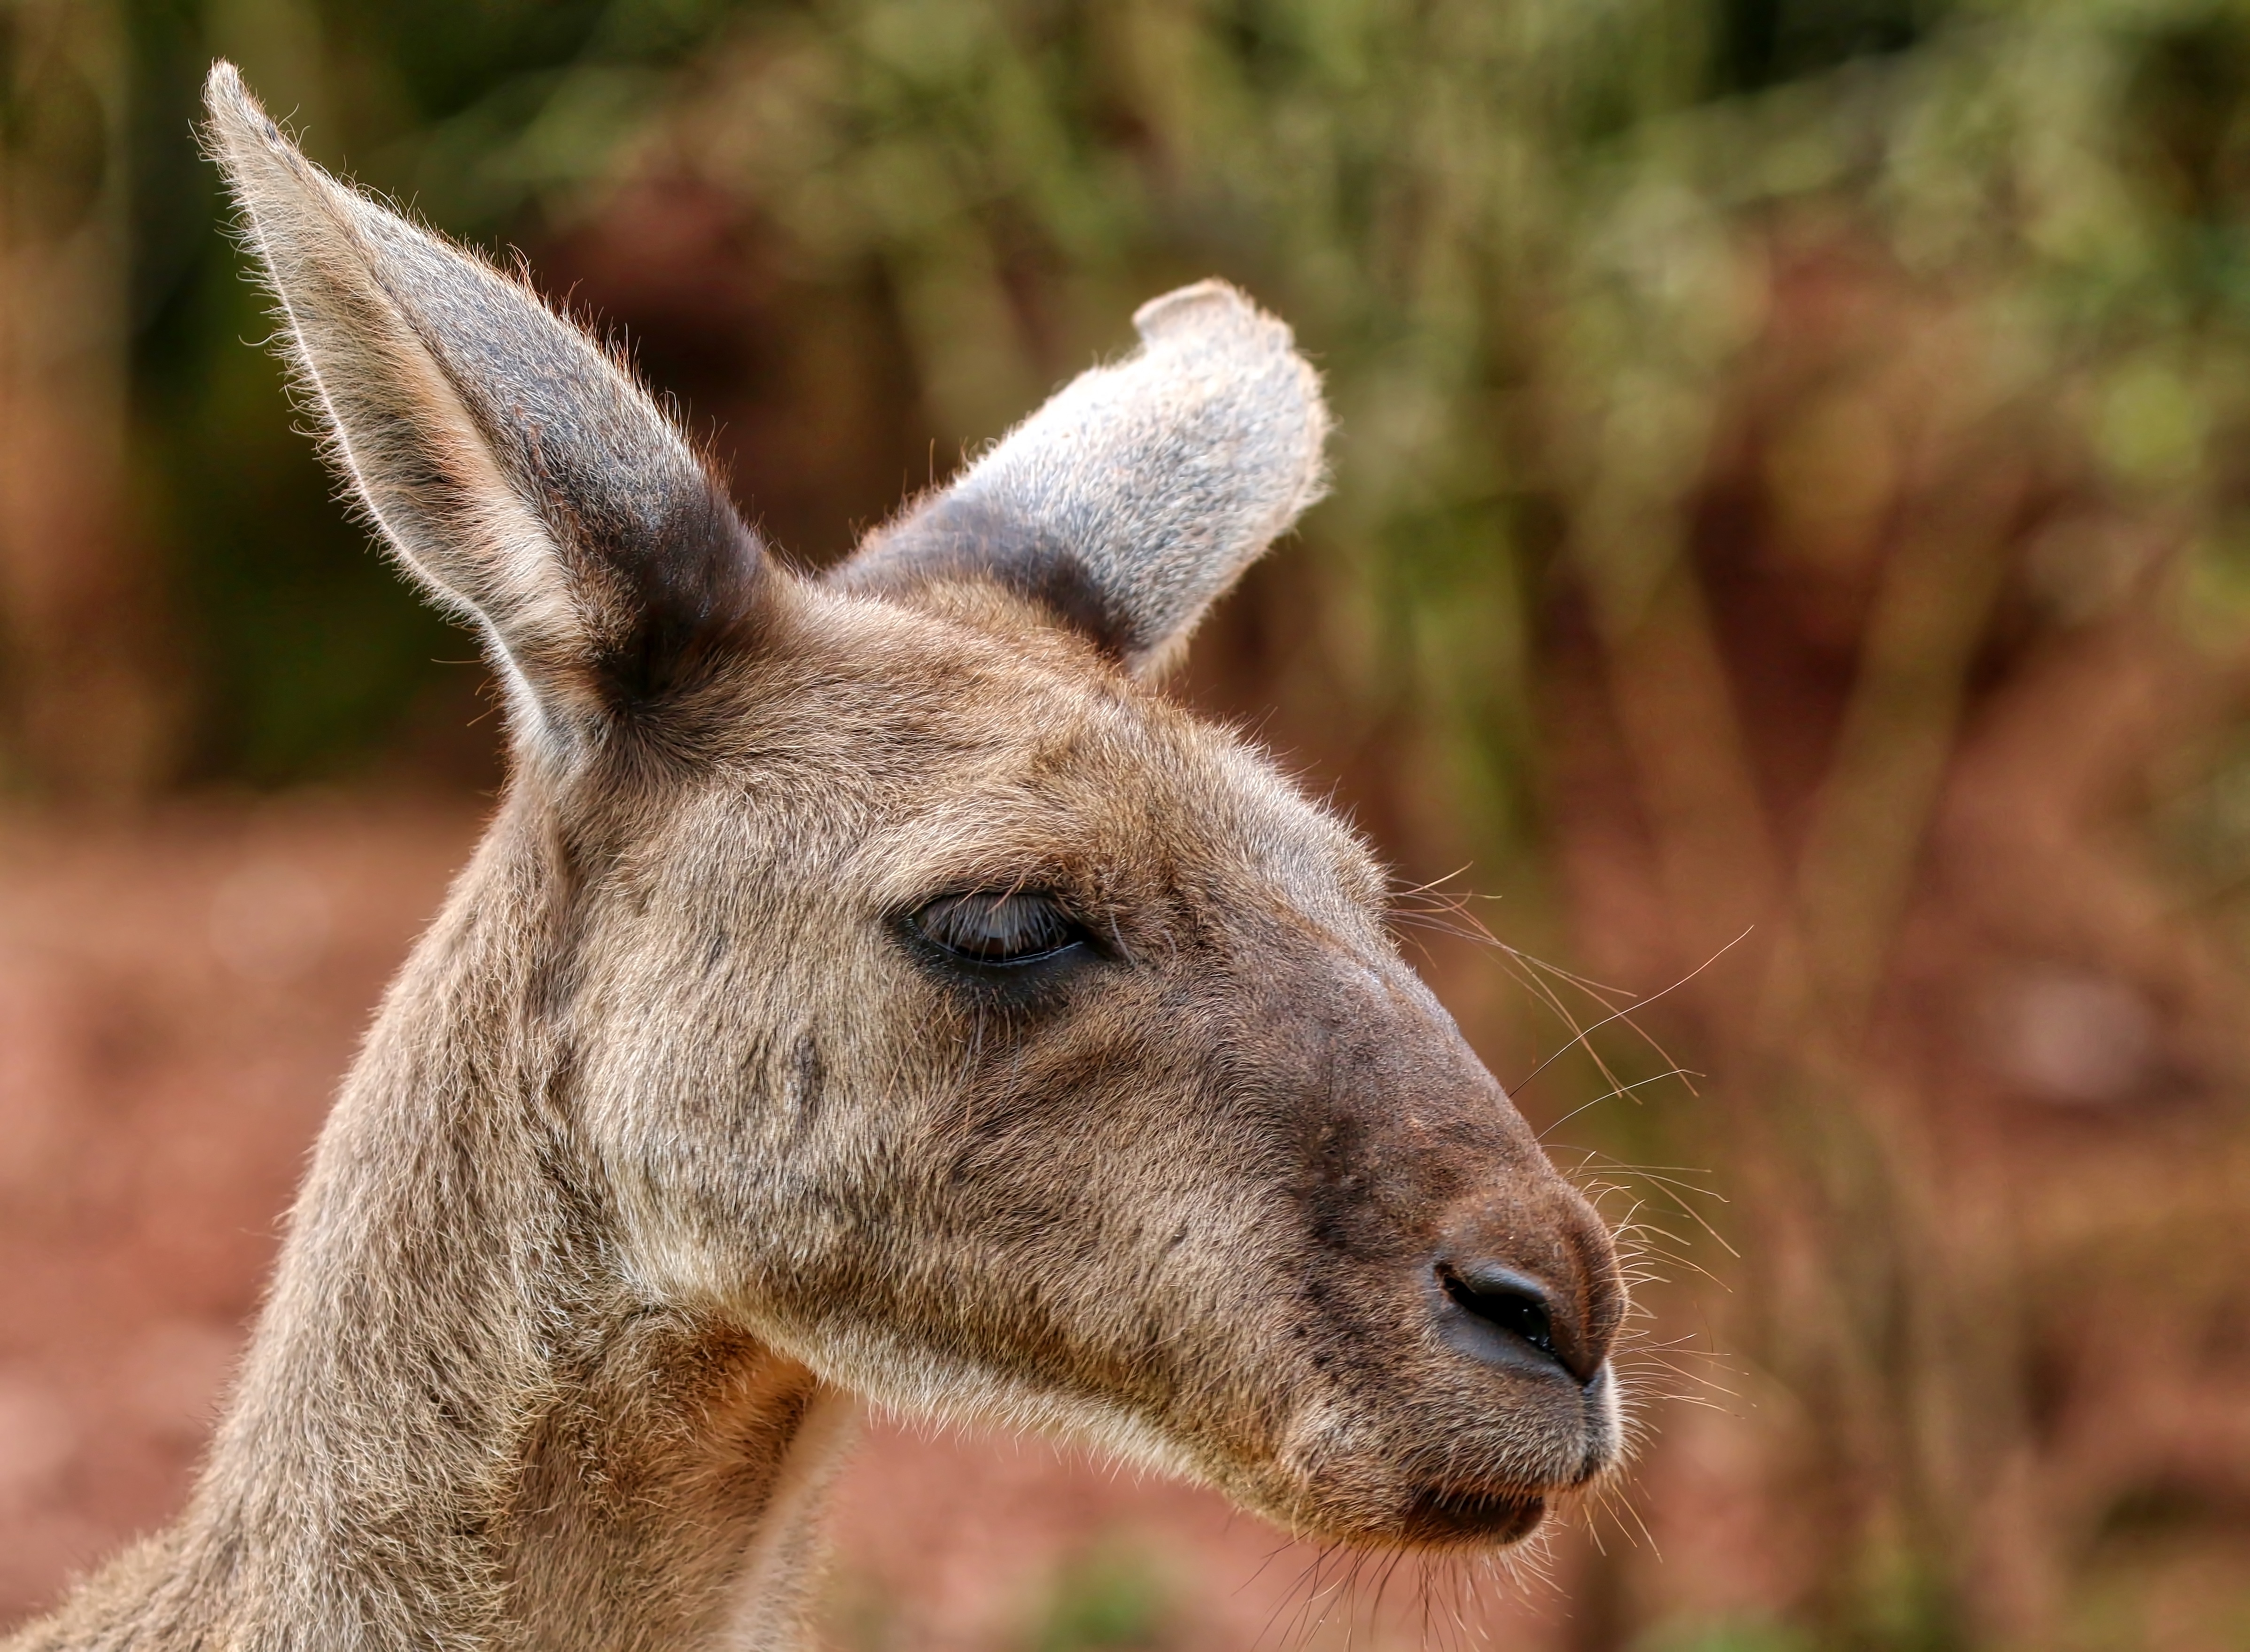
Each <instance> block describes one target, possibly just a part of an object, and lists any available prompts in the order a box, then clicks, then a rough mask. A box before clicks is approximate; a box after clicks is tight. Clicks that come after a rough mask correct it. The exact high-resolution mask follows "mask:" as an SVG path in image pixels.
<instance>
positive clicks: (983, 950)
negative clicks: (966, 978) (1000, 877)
mask: <svg viewBox="0 0 2250 1652" xmlns="http://www.w3.org/2000/svg"><path fill="white" fill-rule="evenodd" d="M907 922H908V923H909V924H911V925H912V926H913V928H914V932H915V933H916V934H917V935H919V936H921V937H922V939H924V940H925V941H928V942H929V943H930V944H932V945H935V946H938V947H942V948H943V949H944V950H946V951H948V952H950V953H952V954H953V955H954V956H955V957H959V958H965V959H967V960H968V961H969V962H970V963H972V964H1030V963H1032V962H1033V961H1035V960H1037V959H1039V958H1045V957H1053V956H1054V954H1056V953H1058V952H1061V951H1065V950H1067V949H1069V948H1071V947H1073V946H1076V945H1078V944H1080V943H1081V942H1082V941H1084V940H1085V939H1086V931H1085V930H1082V929H1080V927H1079V926H1078V924H1077V923H1076V922H1074V921H1073V919H1072V918H1071V917H1070V916H1069V915H1068V914H1067V913H1066V912H1064V910H1063V909H1062V908H1061V907H1059V906H1058V905H1057V904H1056V903H1055V902H1054V900H1053V897H1052V896H1049V895H1032V894H1015V895H995V894H991V893H990V892H988V891H984V890H979V891H977V892H974V893H971V894H968V895H940V896H938V898H937V899H936V900H935V901H932V902H930V903H929V904H928V906H925V907H923V908H922V909H921V910H920V911H918V912H916V913H915V914H914V916H912V917H910V918H908V920H907Z"/></svg>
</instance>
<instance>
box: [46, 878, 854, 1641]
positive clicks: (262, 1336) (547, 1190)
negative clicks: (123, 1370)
mask: <svg viewBox="0 0 2250 1652" xmlns="http://www.w3.org/2000/svg"><path fill="white" fill-rule="evenodd" d="M480 859H482V857H480ZM488 869H489V868H488ZM486 882H487V884H488V885H489V884H490V883H491V882H492V880H490V879H487V880H486ZM477 886H478V874H477V873H476V872H475V871H473V872H472V874H470V877H469V879H468V880H466V881H465V883H464V885H463V887H462V888H461V889H460V890H459V891H457V893H456V897H455V899H454V901H453V902H452V903H451V906H450V907H449V910H448V914H447V916H446V917H445V919H442V920H441V921H440V923H439V924H438V926H437V928H436V929H434V930H432V931H431V934H430V936H428V937H425V939H424V943H423V944H422V945H421V947H420V948H418V951H417V955H416V957H415V959H414V960H413V961H412V962H411V963H410V964H409V967H408V969H407V971H406V972H405V973H404V975H403V976H402V978H401V979H400V981H399V984H398V985H397V987H396V988H395V989H394V990H393V992H392V994H391V997H390V1000H389V1001H388V1002H387V1004H386V1006H385V1007H384V1010H383V1014H382V1016H381V1018H380V1019H379V1020H378V1022H377V1024H376V1029H375V1032H374V1033H373V1035H372V1036H371V1037H370V1039H369V1044H368V1047H367V1048H366V1050H365V1052H364V1053H363V1054H362V1058H361V1060H360V1061H359V1063H358V1065H357V1067H356V1068H355V1070H354V1073H353V1075H352V1076H351V1078H350V1079H349V1081H348V1082H347V1083H346V1085H345V1087H344V1090H343V1093H342V1096H340V1098H339V1100H338V1102H337V1105H336V1107H335V1109H334V1111H333V1113H332V1114H331V1116H330V1118H329V1120H328V1124H327V1126H326V1128H325V1129H324V1130H323V1131H322V1135H321V1143H320V1145H319V1147H318V1149H317V1151H316V1152H315V1155H314V1163H313V1166H312V1169H311V1172H310V1174H309V1175H308V1177H307V1181H306V1184H305V1187H304V1189H303V1192H301V1194H300V1198H299V1200H298V1204H297V1206H296V1209H295V1211H294V1213H293V1216H292V1218H291V1222H290V1233H289V1237H288V1240H287V1241H286V1245H285V1247H284V1249H283V1253H282V1256H281V1259H280V1265H279V1267H278V1268H277V1270H276V1273H275V1276H274V1282H273V1289H272V1293H271V1295H270V1296H269V1298H268V1301H267V1303H266V1308H265V1310H264V1311H263V1313H262V1315H261V1316H260V1319H259V1325H258V1328H257V1331H256V1333H255V1335H254V1337H253V1338H252V1345H251V1349H250V1351H249V1353H248V1355H247V1357H246V1358H245V1363H244V1366H243V1369H242V1372H241V1375H240V1378H239V1380H238V1386H237V1388H236V1392H235V1393H234V1396H233V1398H232V1400H231V1404H230V1406H229V1409H228V1413H227V1415H226V1416H225V1418H224V1420H223V1422H222V1424H221V1426H220V1429H219V1433H218V1436H217V1441H215V1444H214V1447H213V1449H212V1453H211V1459H210V1461H209V1462H208V1464H207V1465H206V1467H205V1469H204V1473H203V1475H202V1477H201V1479H200V1480H199V1482H198V1483H197V1488H196V1490H195V1492H194V1494H193V1496H192V1497H191V1499H190V1504H189V1508H188V1510H187V1512H186V1514H185V1515H184V1516H183V1518H182V1519H181V1521H180V1522H179V1524H177V1525H176V1526H175V1527H174V1528H172V1529H171V1530H170V1531H167V1532H165V1533H163V1534H162V1535H160V1536H159V1537H157V1538H154V1539H151V1540H150V1541H149V1542H148V1543H147V1544H145V1545H142V1546H141V1549H139V1550H138V1551H135V1552H132V1553H130V1554H128V1556H127V1557H125V1558H124V1559H121V1561H120V1562H119V1563H117V1565H116V1566H114V1567H113V1568H112V1570H111V1572H110V1573H108V1574H107V1575H106V1576H105V1577H103V1578H100V1579H95V1580H93V1582H92V1583H91V1584H90V1585H89V1586H87V1587H86V1589H84V1590H82V1591H80V1593H79V1594H78V1595H77V1596H76V1597H75V1598H74V1599H73V1600H72V1602H71V1603H70V1604H69V1605H68V1606H67V1607H66V1608H65V1609H64V1611H63V1612H61V1613H60V1614H57V1615H56V1616H55V1617H53V1618H51V1619H48V1620H46V1621H44V1622H42V1623H38V1624H34V1625H32V1626H31V1627H30V1628H27V1629H26V1630H24V1632H23V1633H22V1635H19V1636H18V1637H17V1639H16V1640H15V1641H14V1642H12V1643H11V1645H10V1648H9V1649H7V1652H50V1649H52V1652H62V1649H69V1648H87V1649H91V1648H94V1647H112V1646H116V1647H122V1646H127V1645H130V1646H133V1647H135V1648H156V1649H171V1648H190V1647H193V1648H197V1649H204V1648H211V1649H217V1648H225V1649H228V1652H269V1649H270V1652H284V1649H287V1652H348V1649H349V1652H392V1649H396V1652H406V1649H409V1648H412V1649H416V1652H428V1649H431V1648H438V1649H448V1652H452V1649H460V1652H466V1649H472V1648H476V1649H486V1648H507V1649H520V1652H546V1649H555V1652H563V1649H570V1652H597V1649H605V1648H618V1649H624V1648H628V1647H630V1648H632V1649H635V1652H670V1649H680V1652H688V1649H704V1648H717V1647H728V1648H744V1649H747V1648H776V1649H778V1648H785V1647H789V1646H791V1645H793V1644H795V1643H796V1642H797V1639H798V1636H799V1630H800V1626H801V1620H802V1614H803V1606H804V1582H805V1579H806V1577H807V1574H808V1573H809V1571H810V1569H811V1561H812V1560H813V1559H815V1558H816V1553H817V1537H816V1533H817V1529H818V1505H819V1503H820V1493H821V1492H822V1490H824V1489H825V1483H826V1482H827V1480H828V1478H829V1477H830V1473H831V1470H832V1467H833V1465H835V1464H836V1463H837V1462H839V1461H840V1458H841V1455H842V1447H843V1445H844V1444H845V1441H847V1440H848V1438H849V1435H850V1433H851V1423H852V1416H853V1414H854V1405H853V1402H852V1400H850V1399H849V1397H848V1396H845V1395H844V1394H842V1393H840V1392H839V1391H837V1390H835V1389H833V1388H831V1387H829V1386H825V1385H824V1384H823V1383H822V1382H820V1381H819V1380H818V1379H817V1378H816V1377H815V1376H814V1375H813V1373H812V1372H810V1371H809V1370H808V1369H806V1368H805V1367H804V1365H801V1364H799V1363H797V1361H795V1360H794V1359H791V1358H788V1357H787V1356H786V1355H784V1354H783V1353H781V1352H779V1351H776V1350H774V1349H772V1348H770V1347H769V1346H767V1345H765V1344H763V1343H761V1342H760V1341H759V1340H758V1339H757V1338H756V1337H755V1336H753V1335H751V1334H750V1333H749V1332H748V1331H745V1330H744V1329H742V1327H741V1326H740V1325H739V1324H736V1323H734V1322H732V1321H731V1320H730V1319H729V1318H728V1317H726V1316H724V1315H722V1314H721V1313H719V1312H717V1311H716V1310H699V1309H695V1308H691V1307H686V1306H682V1305H680V1304H679V1303H673V1302H666V1301H662V1300H659V1299H657V1298H656V1297H655V1296H654V1294H653V1293H652V1292H650V1291H648V1290H646V1289H641V1288H639V1287H638V1286H637V1285H636V1283H635V1282H634V1280H633V1277H632V1272H633V1270H632V1268H630V1266H629V1265H628V1264H627V1263H626V1261H625V1248H624V1247H623V1246H622V1245H621V1243H620V1242H619V1240H618V1233H617V1230H616V1227H615V1226H614V1224H613V1223H612V1222H611V1220H610V1218H609V1216H608V1214H607V1211H606V1200H605V1199H604V1193H603V1190H602V1186H601V1184H600V1179H599V1177H598V1175H597V1174H596V1173H594V1172H591V1171H590V1170H589V1169H588V1159H587V1156H586V1155H584V1154H583V1152H581V1151H578V1150H577V1149H576V1147H575V1146H574V1144H572V1142H571V1141H570V1139H569V1126H568V1122H567V1109H563V1108H561V1107H558V1106H556V1105H554V1104H553V1103H554V1102H555V1098H556V1091H557V1089H558V1088H559V1086H560V1082H561V1081H559V1080H558V1079H557V1077H556V1075H557V1074H558V1073H559V1072H563V1071H565V1070H566V1069H567V1065H568V1064H567V1062H559V1061H556V1058H555V1057H554V1055H553V1054H552V1053H551V1052H545V1053H543V1052H542V1049H541V1047H540V1044H541V1040H540V1037H539V1034H538V1031H537V1028H536V1026H535V1025H534V1019H535V1018H533V1017H532V1016H531V1014H530V1013H529V1012H528V1010H527V1009H526V1008H525V1006H527V1005H528V1004H531V1003H534V1002H536V1001H537V995H536V994H535V993H532V992H528V990H527V987H528V983H529V980H530V976H531V974H532V973H535V971H526V969H525V968H524V966H523V965H522V964H521V960H520V959H518V960H516V961H513V962H511V961H508V960H502V959H499V958H485V957H480V948H481V947H482V946H483V945H484V944H485V943H484V942H483V941H482V940H481V939H480V929H483V928H484V927H485V926H483V925H481V924H480V923H478V922H477V921H476V919H475V917H474V916H473V915H474V914H475V912H476V910H477V909H479V908H480V906H488V905H491V904H497V905H499V906H501V907H506V906H507V905H509V904H511V903H512V896H511V894H510V891H509V890H508V888H506V887H505V885H504V884H502V886H501V887H497V888H494V887H485V888H479V887H477ZM494 927H497V926H494Z"/></svg>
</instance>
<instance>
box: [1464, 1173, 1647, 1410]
mask: <svg viewBox="0 0 2250 1652" xmlns="http://www.w3.org/2000/svg"><path fill="white" fill-rule="evenodd" d="M1573 1214H1574V1215H1576V1214H1577V1213H1573ZM1476 1226H1478V1227H1486V1226H1487V1224H1486V1223H1479V1224H1476ZM1509 1226H1510V1227H1515V1224H1514V1223H1511V1224H1509ZM1561 1226H1562V1228H1563V1232H1562V1233H1560V1234H1556V1236H1555V1239H1554V1241H1550V1242H1548V1243H1543V1244H1534V1245H1530V1246H1526V1247H1522V1249H1525V1250H1529V1251H1531V1252H1533V1253H1536V1261H1535V1260H1533V1257H1532V1256H1529V1255H1526V1256H1523V1257H1522V1258H1520V1259H1519V1258H1517V1257H1515V1256H1514V1255H1510V1256H1508V1257H1506V1258H1505V1259H1503V1257H1502V1256H1501V1255H1495V1254H1494V1248H1489V1247H1486V1246H1481V1245H1477V1244H1475V1243H1474V1242H1473V1240H1474V1235H1471V1234H1462V1235H1460V1241H1468V1242H1456V1243H1454V1244H1452V1245H1448V1246H1447V1247H1446V1248H1444V1249H1443V1250H1441V1251H1440V1253H1439V1255H1438V1256H1437V1258H1436V1259H1435V1260H1434V1261H1433V1262H1432V1265H1431V1280H1432V1285H1433V1286H1434V1289H1433V1290H1432V1311H1433V1313H1434V1314H1435V1315H1436V1317H1437V1321H1438V1331H1439V1336H1441V1337H1444V1339H1445V1340H1446V1342H1447V1343H1448V1344H1451V1345H1452V1346H1453V1347H1454V1348H1455V1349H1457V1350H1459V1351H1460V1352H1462V1353H1465V1354H1467V1355H1469V1356H1470V1357H1471V1358H1474V1359H1477V1360H1479V1361H1480V1362H1481V1363H1483V1364H1485V1365H1495V1366H1501V1367H1513V1368H1515V1369H1516V1370H1519V1371H1522V1372H1525V1373H1526V1374H1532V1373H1545V1374H1548V1375H1563V1374H1567V1375H1568V1376H1570V1378H1571V1379H1574V1380H1576V1381H1577V1382H1579V1383H1581V1384H1584V1383H1590V1382H1591V1381H1593V1380H1594V1379H1595V1378H1596V1377H1598V1375H1599V1374H1600V1373H1601V1369H1602V1365H1603V1362H1604V1361H1605V1359H1607V1358H1608V1357H1609V1351H1610V1344H1611V1342H1612V1339H1613V1338H1614V1337H1615V1335H1616V1332H1617V1324H1618V1320H1619V1319H1620V1318H1621V1317H1623V1310H1624V1287H1623V1283H1622V1282H1621V1281H1620V1280H1619V1278H1618V1270H1617V1261H1616V1255H1615V1252H1614V1251H1613V1249H1612V1247H1611V1245H1610V1242H1609V1235H1608V1234H1607V1232H1606V1231H1605V1229H1604V1228H1603V1227H1601V1225H1600V1223H1599V1222H1598V1220H1596V1219H1595V1218H1594V1217H1593V1213H1591V1211H1585V1212H1584V1214H1583V1216H1582V1217H1581V1218H1580V1219H1579V1220H1566V1221H1565V1222H1563V1224H1561ZM1550 1231H1552V1230H1551V1229H1550ZM1509 1249H1510V1250H1511V1251H1513V1250H1515V1249H1517V1248H1516V1247H1510V1248H1509Z"/></svg>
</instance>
